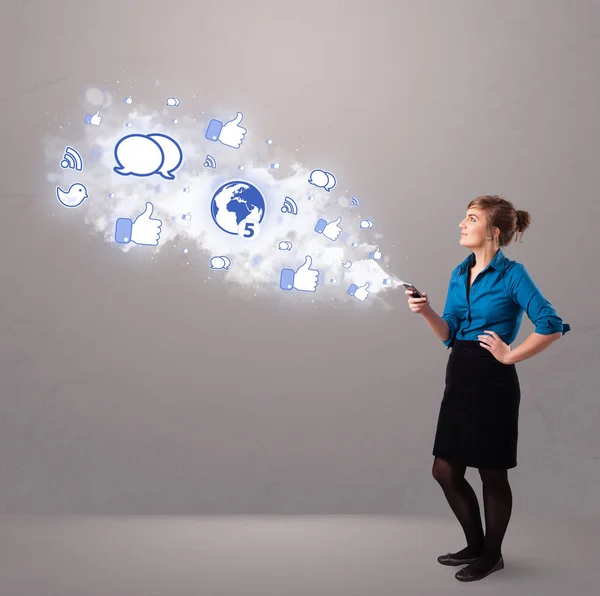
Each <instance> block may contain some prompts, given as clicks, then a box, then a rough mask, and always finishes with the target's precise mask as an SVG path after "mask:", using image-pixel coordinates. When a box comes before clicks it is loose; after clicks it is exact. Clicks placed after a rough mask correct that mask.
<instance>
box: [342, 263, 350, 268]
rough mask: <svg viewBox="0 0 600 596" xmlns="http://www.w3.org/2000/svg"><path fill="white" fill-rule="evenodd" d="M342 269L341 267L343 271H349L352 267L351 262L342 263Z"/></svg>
mask: <svg viewBox="0 0 600 596" xmlns="http://www.w3.org/2000/svg"><path fill="white" fill-rule="evenodd" d="M342 267H343V268H344V269H350V267H352V261H344V262H343V263H342Z"/></svg>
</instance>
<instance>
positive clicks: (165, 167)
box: [148, 132, 183, 180]
mask: <svg viewBox="0 0 600 596" xmlns="http://www.w3.org/2000/svg"><path fill="white" fill-rule="evenodd" d="M148 137H149V138H150V139H152V140H153V141H155V142H156V143H158V144H159V145H160V148H161V149H162V151H163V155H164V160H163V162H162V164H161V165H160V167H159V168H157V172H156V173H157V174H160V175H161V176H162V177H163V178H166V179H167V180H174V179H175V176H173V172H174V171H175V170H176V169H177V168H178V167H179V166H180V165H181V162H182V161H183V153H182V151H181V147H180V146H179V143H177V141H175V140H174V139H172V138H171V137H168V136H167V135H163V134H161V133H158V132H157V133H154V134H151V135H148Z"/></svg>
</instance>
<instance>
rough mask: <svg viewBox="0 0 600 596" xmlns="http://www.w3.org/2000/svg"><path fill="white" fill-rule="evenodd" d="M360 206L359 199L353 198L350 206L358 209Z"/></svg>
mask: <svg viewBox="0 0 600 596" xmlns="http://www.w3.org/2000/svg"><path fill="white" fill-rule="evenodd" d="M359 205H360V201H359V200H358V198H357V197H355V196H352V198H351V199H350V206H351V207H358V206H359Z"/></svg>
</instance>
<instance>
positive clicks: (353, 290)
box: [348, 282, 369, 302]
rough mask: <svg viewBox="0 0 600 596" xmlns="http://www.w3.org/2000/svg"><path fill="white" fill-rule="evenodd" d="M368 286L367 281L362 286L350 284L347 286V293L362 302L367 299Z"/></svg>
mask: <svg viewBox="0 0 600 596" xmlns="http://www.w3.org/2000/svg"><path fill="white" fill-rule="evenodd" d="M368 287H369V283H368V282H367V283H366V284H365V285H364V286H360V287H359V286H357V285H356V284H352V285H351V286H350V287H349V288H348V294H350V296H354V297H355V298H357V299H358V300H360V301H361V302H364V301H365V300H366V299H367V297H368V296H369V291H368V290H367V288H368Z"/></svg>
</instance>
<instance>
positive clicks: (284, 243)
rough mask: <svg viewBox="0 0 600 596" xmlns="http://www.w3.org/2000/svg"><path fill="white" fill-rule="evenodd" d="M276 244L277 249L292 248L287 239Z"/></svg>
mask: <svg viewBox="0 0 600 596" xmlns="http://www.w3.org/2000/svg"><path fill="white" fill-rule="evenodd" d="M278 246H279V250H292V243H291V242H290V241H289V240H282V241H281V242H280V243H279V244H278Z"/></svg>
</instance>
